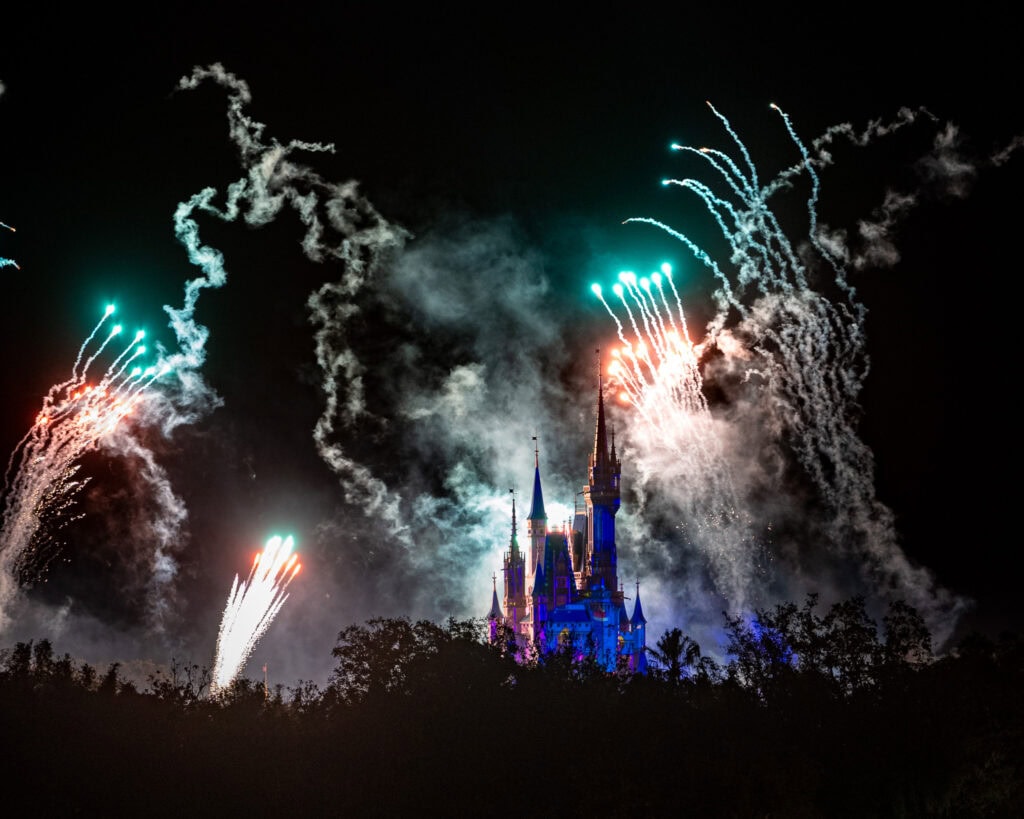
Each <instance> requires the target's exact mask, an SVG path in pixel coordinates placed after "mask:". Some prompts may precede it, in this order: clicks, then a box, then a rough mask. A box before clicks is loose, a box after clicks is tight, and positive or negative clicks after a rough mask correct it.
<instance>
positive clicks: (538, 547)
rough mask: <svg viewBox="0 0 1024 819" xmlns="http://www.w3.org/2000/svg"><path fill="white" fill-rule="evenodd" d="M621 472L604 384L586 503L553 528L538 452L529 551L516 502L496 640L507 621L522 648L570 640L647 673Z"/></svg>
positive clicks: (615, 664)
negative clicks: (619, 541) (625, 563)
mask: <svg viewBox="0 0 1024 819" xmlns="http://www.w3.org/2000/svg"><path fill="white" fill-rule="evenodd" d="M620 473H621V463H620V462H619V459H618V457H617V456H616V454H615V435H614V432H613V433H612V436H611V446H610V447H609V441H608V435H607V432H606V429H605V415H604V398H603V396H602V394H601V389H600V388H599V389H598V395H597V429H596V431H595V433H594V451H593V453H591V455H590V466H589V470H588V476H587V477H588V480H587V484H586V485H585V486H584V487H583V492H582V494H583V497H584V501H585V508H584V509H582V510H581V509H579V508H578V507H577V508H576V509H575V511H574V515H573V521H572V524H571V526H570V525H569V524H568V523H567V524H565V525H564V526H563V527H562V529H561V530H554V529H552V530H549V529H548V518H547V513H545V511H544V494H543V492H542V491H541V484H540V453H539V452H538V451H536V449H535V451H534V476H533V497H532V499H531V503H530V514H529V516H528V517H527V519H526V533H527V538H528V540H529V546H528V549H527V552H526V553H525V554H524V553H523V551H521V550H520V548H519V542H518V539H517V537H516V507H515V497H513V499H512V539H511V542H510V543H509V550H508V552H506V553H505V559H504V576H505V577H504V587H505V589H504V590H505V596H504V606H501V605H499V601H498V589H497V579H495V582H494V590H493V599H492V602H491V610H490V612H489V613H488V620H489V621H490V625H491V634H492V637H493V636H495V635H496V634H497V631H498V625H499V624H502V625H504V626H506V627H507V628H508V629H510V630H511V632H512V634H513V635H514V636H515V638H516V643H517V645H518V647H519V650H520V652H522V651H523V650H524V649H526V647H527V646H533V648H534V649H535V650H536V651H537V653H538V654H541V655H543V654H546V653H548V652H551V651H557V650H558V649H559V648H560V647H561V648H567V647H568V646H569V645H570V644H571V645H572V647H573V655H574V656H575V657H582V656H585V655H586V654H588V653H590V654H592V656H593V657H595V658H596V659H597V660H598V662H600V663H602V664H603V665H604V666H605V668H606V669H607V670H608V671H614V670H616V669H617V668H627V669H628V670H630V671H638V672H644V671H646V668H647V665H646V659H645V646H646V632H645V624H646V622H647V621H646V620H645V619H644V612H643V608H642V606H641V605H640V585H639V583H637V596H636V603H635V604H634V606H633V615H632V617H630V616H629V615H628V614H627V612H626V606H625V594H624V593H623V590H622V588H621V587H620V586H619V579H618V572H617V562H618V561H617V557H616V551H615V513H616V512H618V511H619V500H620V489H619V475H620Z"/></svg>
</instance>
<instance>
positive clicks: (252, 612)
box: [210, 535, 302, 696]
mask: <svg viewBox="0 0 1024 819" xmlns="http://www.w3.org/2000/svg"><path fill="white" fill-rule="evenodd" d="M294 546H295V541H294V539H293V538H292V537H291V536H289V537H287V538H284V539H282V538H281V537H279V536H277V535H275V536H274V537H272V538H270V540H268V541H267V545H266V546H265V547H264V548H263V551H262V552H260V553H259V554H257V555H256V558H255V560H254V561H253V564H252V570H251V571H250V572H249V578H248V579H247V580H246V581H245V583H239V576H238V575H235V581H234V583H232V585H231V593H230V594H229V595H228V602H227V605H226V606H225V607H224V616H223V617H222V618H221V621H220V632H219V633H218V635H217V651H216V657H215V659H214V662H213V679H212V681H211V683H210V693H211V694H212V695H214V696H216V695H217V694H219V693H220V692H221V691H223V690H225V689H227V688H228V687H230V685H231V683H232V682H234V680H235V678H236V677H237V676H238V675H239V674H240V673H241V671H242V668H243V667H244V666H245V663H246V662H247V661H248V659H249V656H250V655H251V654H252V650H253V649H254V648H255V647H256V643H257V642H258V641H259V639H260V637H262V636H263V634H264V633H265V632H266V630H267V629H268V628H269V627H270V624H271V623H272V622H273V620H274V618H275V617H277V613H278V612H279V611H280V610H281V606H283V605H284V601H285V600H287V599H288V595H287V594H286V593H285V590H286V589H287V588H288V585H289V584H290V583H291V582H292V580H293V579H294V578H295V575H297V574H298V573H299V569H301V568H302V565H301V564H300V563H299V562H298V557H299V556H298V555H297V554H293V553H292V549H293V548H294Z"/></svg>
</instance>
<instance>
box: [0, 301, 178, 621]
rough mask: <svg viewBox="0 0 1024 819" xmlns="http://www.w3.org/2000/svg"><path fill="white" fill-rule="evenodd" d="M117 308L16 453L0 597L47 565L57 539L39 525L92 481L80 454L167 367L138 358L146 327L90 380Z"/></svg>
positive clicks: (56, 524)
mask: <svg viewBox="0 0 1024 819" xmlns="http://www.w3.org/2000/svg"><path fill="white" fill-rule="evenodd" d="M113 313H114V306H113V305H111V306H109V307H107V309H106V311H105V312H104V314H103V317H102V318H101V319H100V320H99V322H98V323H97V324H96V326H95V327H94V328H93V330H92V332H91V333H90V334H89V336H88V337H87V338H86V339H85V341H84V342H83V343H82V346H81V348H80V349H79V351H78V356H77V357H76V358H75V363H74V366H73V367H72V368H71V376H70V378H68V379H67V380H66V381H63V382H61V383H59V384H55V385H54V386H53V387H51V388H50V390H49V392H48V393H47V394H46V396H45V397H44V399H43V406H42V408H41V409H40V410H39V412H38V414H37V415H36V419H35V423H34V424H33V425H32V427H31V428H30V429H29V431H28V432H27V433H26V434H25V436H24V437H23V438H22V439H21V441H19V442H18V445H17V446H16V447H15V449H14V451H13V452H12V453H11V457H10V460H9V461H8V465H7V471H6V473H5V475H4V495H3V499H4V511H3V518H2V522H0V577H2V579H0V583H3V584H4V585H3V586H2V588H0V591H2V593H0V604H3V603H6V602H7V598H8V597H9V595H10V593H11V590H12V587H11V586H10V583H11V578H10V575H12V574H13V575H14V576H15V577H17V578H18V579H19V580H21V581H25V580H31V579H33V577H36V576H38V574H39V573H41V572H42V571H43V570H44V569H45V567H46V566H45V564H46V562H48V561H47V560H45V559H43V557H42V556H43V555H45V554H50V557H51V558H52V554H51V553H52V551H53V548H52V544H49V545H48V544H47V543H44V542H43V541H44V540H46V539H47V538H46V537H41V534H40V533H41V532H44V531H45V532H48V533H49V534H50V535H52V533H53V532H54V531H55V529H59V528H60V527H61V525H62V523H61V522H62V521H63V523H67V522H68V521H69V520H70V519H72V518H70V517H69V516H68V515H67V512H68V510H69V509H70V507H71V506H72V505H73V504H74V502H75V498H76V496H77V494H78V493H79V492H80V491H81V489H82V487H83V486H84V484H85V481H84V480H80V479H78V478H77V472H78V469H79V466H80V464H79V459H80V458H81V456H82V455H84V454H85V453H86V452H88V451H90V450H93V449H96V448H98V447H99V446H100V445H101V443H102V442H103V440H104V439H105V438H106V437H107V436H109V435H110V434H111V433H113V432H114V431H115V430H116V429H117V428H118V426H119V425H120V424H121V423H122V421H123V420H124V419H125V418H126V417H127V416H129V415H130V414H132V413H133V412H134V411H135V410H136V408H137V407H138V405H139V403H140V402H141V401H143V400H145V398H146V396H147V390H148V388H149V387H150V385H151V384H152V383H153V382H154V381H155V380H156V379H157V378H159V377H160V376H161V375H163V374H164V373H165V372H167V368H166V367H159V368H158V367H148V368H145V369H144V368H143V367H141V366H136V365H134V362H135V361H136V359H138V358H139V356H141V355H143V354H145V352H146V348H145V347H144V346H142V345H141V344H140V343H139V342H141V341H142V338H143V336H144V333H143V332H142V331H139V332H138V333H136V335H135V337H134V338H133V339H132V341H131V342H130V343H129V344H128V345H127V346H126V347H125V348H124V349H123V350H122V351H121V352H120V353H119V354H118V355H117V356H116V358H114V360H113V362H112V363H111V364H110V365H109V366H108V367H107V370H106V371H105V372H104V373H103V375H102V376H100V377H99V378H98V379H96V380H95V381H92V382H90V369H91V368H92V366H93V364H94V363H95V362H96V360H97V358H99V357H100V356H101V355H102V354H103V352H104V351H105V350H106V349H107V347H108V346H109V345H111V343H113V342H114V340H115V339H116V338H118V336H120V335H121V329H122V328H121V325H115V326H113V327H112V328H111V329H110V331H109V332H108V333H107V335H106V337H105V338H103V340H102V341H100V342H99V343H98V344H97V343H96V340H97V338H99V337H100V336H101V332H102V329H103V327H104V325H105V324H106V323H107V320H108V319H109V318H110V316H111V315H112V314H113ZM41 527H42V528H41Z"/></svg>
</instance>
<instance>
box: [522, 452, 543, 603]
mask: <svg viewBox="0 0 1024 819" xmlns="http://www.w3.org/2000/svg"><path fill="white" fill-rule="evenodd" d="M533 440H534V448H533V497H532V498H531V499H530V514H529V515H528V516H527V518H526V536H527V537H528V538H529V540H530V553H529V555H527V561H526V565H527V567H528V568H529V572H530V574H529V576H528V577H527V579H526V584H527V587H528V588H529V587H531V586H534V585H536V582H537V580H536V575H535V570H536V568H537V564H538V563H540V562H541V561H543V560H544V538H545V537H547V533H548V515H547V512H545V511H544V493H543V492H542V491H541V488H540V450H539V449H538V448H537V446H536V441H537V439H536V438H534V439H533Z"/></svg>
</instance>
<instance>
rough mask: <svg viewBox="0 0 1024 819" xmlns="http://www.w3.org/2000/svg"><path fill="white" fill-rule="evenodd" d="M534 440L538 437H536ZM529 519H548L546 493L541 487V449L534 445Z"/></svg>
mask: <svg viewBox="0 0 1024 819" xmlns="http://www.w3.org/2000/svg"><path fill="white" fill-rule="evenodd" d="M533 440H534V441H536V440H537V439H536V438H534V439H533ZM528 517H529V520H547V519H548V515H547V512H545V511H544V493H543V492H542V491H541V489H540V451H539V450H538V449H537V448H536V447H534V450H533V498H532V500H531V503H530V514H529V516H528Z"/></svg>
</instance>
